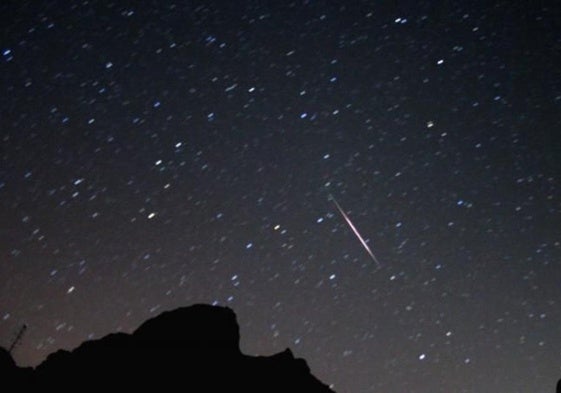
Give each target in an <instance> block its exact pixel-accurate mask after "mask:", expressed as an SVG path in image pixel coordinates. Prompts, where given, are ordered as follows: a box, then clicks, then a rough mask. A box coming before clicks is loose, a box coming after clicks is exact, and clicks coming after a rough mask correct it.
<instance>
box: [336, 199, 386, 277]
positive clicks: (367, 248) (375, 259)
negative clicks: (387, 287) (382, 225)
mask: <svg viewBox="0 0 561 393" xmlns="http://www.w3.org/2000/svg"><path fill="white" fill-rule="evenodd" d="M329 197H330V198H331V200H332V201H333V203H334V204H335V206H336V207H337V210H339V213H341V215H342V216H343V218H344V219H345V221H346V222H347V224H349V226H350V227H351V229H352V230H353V232H354V234H355V235H356V237H358V240H360V243H361V244H362V246H363V247H364V249H365V250H366V252H367V253H368V255H370V258H372V260H373V261H374V262H375V263H376V265H377V266H378V268H381V267H382V264H381V263H380V262H379V261H378V258H376V256H375V255H374V253H373V252H372V250H371V249H370V247H368V244H366V242H365V241H364V239H363V238H362V236H360V233H359V232H358V230H357V229H356V227H355V226H354V225H353V223H352V221H351V219H350V218H349V217H348V216H347V214H346V213H345V211H344V210H343V209H342V208H341V205H339V203H338V202H337V200H336V199H335V197H334V196H333V195H329Z"/></svg>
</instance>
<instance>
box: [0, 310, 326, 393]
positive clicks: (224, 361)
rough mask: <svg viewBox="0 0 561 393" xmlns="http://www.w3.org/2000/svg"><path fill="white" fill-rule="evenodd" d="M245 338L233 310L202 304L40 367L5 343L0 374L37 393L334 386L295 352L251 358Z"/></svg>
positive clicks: (60, 354)
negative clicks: (17, 358) (22, 363)
mask: <svg viewBox="0 0 561 393" xmlns="http://www.w3.org/2000/svg"><path fill="white" fill-rule="evenodd" d="M239 338H240V337H239V327H238V324H237V321H236V315H235V314H234V312H233V311H232V310H230V309H229V308H224V307H214V306H208V305H195V306H191V307H185V308H179V309H177V310H174V311H168V312H164V313H162V314H160V315H159V316H157V317H155V318H153V319H150V320H148V321H146V322H145V323H143V324H142V325H141V326H140V327H139V328H138V329H137V330H136V331H135V332H134V333H132V334H125V333H115V334H110V335H107V336H105V337H103V338H101V339H99V340H95V341H87V342H85V343H83V344H82V345H80V346H79V347H78V348H76V349H75V350H73V351H71V352H69V351H64V350H60V351H58V352H55V353H53V354H51V355H50V356H49V357H48V358H47V359H46V360H45V361H44V362H43V363H41V364H40V365H39V366H38V367H36V368H35V369H32V368H20V367H18V366H17V365H16V364H15V363H14V361H13V359H12V358H11V356H10V354H9V353H8V351H6V350H4V349H2V348H0V376H2V379H3V382H4V383H3V385H4V386H10V385H6V384H12V383H16V384H17V385H16V386H18V388H19V389H21V388H24V389H34V390H35V391H37V390H39V389H58V390H63V391H67V390H68V391H69V390H71V389H72V390H75V391H86V390H89V389H111V390H113V389H116V388H119V389H126V391H133V390H134V389H146V388H149V389H158V391H168V390H169V391H178V392H229V391H232V392H234V391H235V392H306V393H314V392H318V393H320V392H321V393H330V392H332V390H330V389H329V388H328V387H327V386H326V385H325V384H323V383H321V382H320V381H319V380H318V379H316V378H315V377H314V376H313V375H312V374H310V370H309V368H308V366H307V364H306V362H305V361H304V360H302V359H295V358H294V356H293V355H292V353H291V352H290V350H288V349H287V350H286V351H284V352H281V353H279V354H276V355H273V356H270V357H261V356H258V357H254V356H248V355H244V354H243V353H241V352H240V349H239ZM24 391H28V390H24Z"/></svg>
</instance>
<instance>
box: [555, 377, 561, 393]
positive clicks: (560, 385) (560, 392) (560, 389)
mask: <svg viewBox="0 0 561 393" xmlns="http://www.w3.org/2000/svg"><path fill="white" fill-rule="evenodd" d="M555 392H556V393H561V379H560V380H559V381H557V388H556V389H555Z"/></svg>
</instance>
